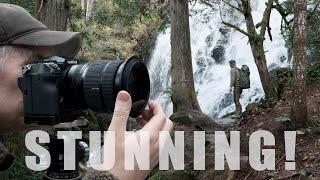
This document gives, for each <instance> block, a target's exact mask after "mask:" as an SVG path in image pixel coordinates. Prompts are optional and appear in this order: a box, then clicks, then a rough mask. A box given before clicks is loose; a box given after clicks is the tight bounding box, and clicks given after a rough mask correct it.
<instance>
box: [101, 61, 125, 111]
mask: <svg viewBox="0 0 320 180" xmlns="http://www.w3.org/2000/svg"><path fill="white" fill-rule="evenodd" d="M122 63H123V62H122V61H111V62H110V63H109V64H107V65H106V66H105V68H104V69H103V72H102V83H101V86H102V90H103V91H102V95H103V103H104V105H105V106H106V107H107V112H108V113H111V112H112V111H113V109H114V102H115V99H116V96H117V94H116V92H115V88H114V87H115V85H114V79H115V77H116V72H117V69H118V67H119V66H120V65H121V64H122Z"/></svg>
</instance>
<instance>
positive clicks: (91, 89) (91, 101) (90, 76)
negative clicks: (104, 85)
mask: <svg viewBox="0 0 320 180" xmlns="http://www.w3.org/2000/svg"><path fill="white" fill-rule="evenodd" d="M104 65H105V61H99V62H94V63H92V64H90V65H89V67H88V70H87V72H86V75H85V78H84V81H83V90H84V96H85V99H86V102H87V104H88V106H89V107H90V109H92V110H93V111H98V112H103V111H104V110H105V107H104V105H103V102H102V99H101V87H100V84H101V83H100V82H101V71H102V70H103V67H104Z"/></svg>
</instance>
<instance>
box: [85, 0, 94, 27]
mask: <svg viewBox="0 0 320 180" xmlns="http://www.w3.org/2000/svg"><path fill="white" fill-rule="evenodd" d="M92 6H93V0H87V11H86V18H85V21H84V22H85V24H87V23H88V21H89V20H90V17H91V15H92Z"/></svg>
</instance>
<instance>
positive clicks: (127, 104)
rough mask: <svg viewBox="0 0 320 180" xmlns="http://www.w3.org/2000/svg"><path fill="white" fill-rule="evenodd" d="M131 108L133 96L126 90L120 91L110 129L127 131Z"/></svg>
mask: <svg viewBox="0 0 320 180" xmlns="http://www.w3.org/2000/svg"><path fill="white" fill-rule="evenodd" d="M130 110H131V97H130V94H129V93H127V92H126V91H120V92H119V93H118V96H117V99H116V104H115V107H114V112H113V116H112V120H111V123H110V126H109V129H108V130H109V131H125V130H126V127H127V120H128V117H129V114H130Z"/></svg>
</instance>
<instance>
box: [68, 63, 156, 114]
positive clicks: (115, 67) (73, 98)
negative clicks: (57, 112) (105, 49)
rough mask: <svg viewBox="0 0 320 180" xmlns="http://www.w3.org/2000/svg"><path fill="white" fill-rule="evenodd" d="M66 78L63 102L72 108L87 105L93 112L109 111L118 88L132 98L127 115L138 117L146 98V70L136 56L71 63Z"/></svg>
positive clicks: (147, 91)
mask: <svg viewBox="0 0 320 180" xmlns="http://www.w3.org/2000/svg"><path fill="white" fill-rule="evenodd" d="M65 81H66V82H67V83H66V84H68V86H67V87H66V88H65V94H67V95H65V98H68V99H67V102H66V104H67V106H68V105H70V106H73V107H72V108H73V109H78V108H79V107H84V106H86V107H87V108H90V109H92V110H93V111H96V112H102V113H112V112H113V110H114V105H115V99H116V96H117V94H118V92H119V91H121V90H125V91H127V92H128V93H129V94H130V95H131V98H132V108H131V112H130V116H131V117H137V116H139V115H140V114H141V113H142V111H143V110H144V108H145V107H146V105H147V103H148V99H149V93H150V80H149V74H148V70H147V68H146V66H145V65H144V63H142V62H141V61H140V60H139V59H138V58H137V57H132V58H130V59H128V60H127V61H96V62H90V63H87V64H80V65H74V66H72V67H71V68H70V69H69V70H68V72H67V74H66V79H65ZM68 102H69V103H68ZM75 106H77V107H75ZM69 109H70V108H69Z"/></svg>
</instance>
